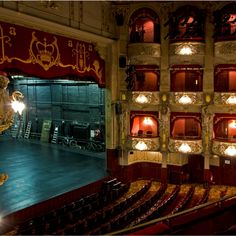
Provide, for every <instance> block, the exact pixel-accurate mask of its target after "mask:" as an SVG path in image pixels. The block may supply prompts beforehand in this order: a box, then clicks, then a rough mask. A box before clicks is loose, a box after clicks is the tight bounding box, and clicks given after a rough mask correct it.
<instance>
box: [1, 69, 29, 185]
mask: <svg viewBox="0 0 236 236" xmlns="http://www.w3.org/2000/svg"><path fill="white" fill-rule="evenodd" d="M8 84H9V79H8V78H7V77H6V74H5V73H1V74H0V134H1V133H2V132H3V131H5V130H7V129H9V128H10V126H11V125H12V124H13V115H14V112H16V113H18V114H19V115H21V114H22V111H23V110H24V108H25V105H24V103H23V98H24V96H23V94H22V93H21V92H19V91H14V92H13V93H12V95H11V96H9V94H8V91H7V87H8ZM7 179H8V175H7V174H5V173H0V185H2V184H3V183H4V182H5V181H6V180H7Z"/></svg>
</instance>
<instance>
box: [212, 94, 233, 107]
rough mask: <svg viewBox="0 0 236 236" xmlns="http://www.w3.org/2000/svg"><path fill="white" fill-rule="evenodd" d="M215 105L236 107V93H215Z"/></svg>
mask: <svg viewBox="0 0 236 236" xmlns="http://www.w3.org/2000/svg"><path fill="white" fill-rule="evenodd" d="M214 103H215V104H221V105H236V93H215V94H214Z"/></svg>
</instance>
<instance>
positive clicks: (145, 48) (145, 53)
mask: <svg viewBox="0 0 236 236" xmlns="http://www.w3.org/2000/svg"><path fill="white" fill-rule="evenodd" d="M160 56H161V47H160V44H157V43H132V44H128V58H129V63H130V64H131V65H148V64H149V65H158V66H159V65H160Z"/></svg>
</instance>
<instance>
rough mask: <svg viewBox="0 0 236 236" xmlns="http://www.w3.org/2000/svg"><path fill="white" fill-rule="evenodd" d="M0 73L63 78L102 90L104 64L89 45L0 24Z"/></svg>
mask: <svg viewBox="0 0 236 236" xmlns="http://www.w3.org/2000/svg"><path fill="white" fill-rule="evenodd" d="M0 34H1V35H0V40H1V43H0V70H8V69H18V70H20V71H22V72H24V73H27V74H28V75H33V76H37V77H40V78H55V77H63V76H66V75H71V76H75V77H76V78H78V79H80V78H81V79H82V80H86V79H87V78H89V79H90V80H91V78H92V79H93V80H95V81H96V82H97V83H98V85H99V86H100V87H104V86H105V61H104V60H103V59H102V58H101V57H100V56H99V54H98V52H97V51H96V50H95V46H94V45H93V44H92V43H87V42H83V41H79V40H75V39H70V38H66V37H62V36H58V35H53V34H50V33H46V32H42V31H38V30H35V29H29V28H26V27H22V26H18V25H13V24H8V23H4V22H0Z"/></svg>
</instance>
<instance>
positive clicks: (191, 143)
mask: <svg viewBox="0 0 236 236" xmlns="http://www.w3.org/2000/svg"><path fill="white" fill-rule="evenodd" d="M186 138H187V137H186ZM169 151H170V152H177V153H183V154H201V153H202V151H203V147H202V140H199V139H198V140H188V139H187V140H183V139H182V140H181V139H173V138H170V140H169Z"/></svg>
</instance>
